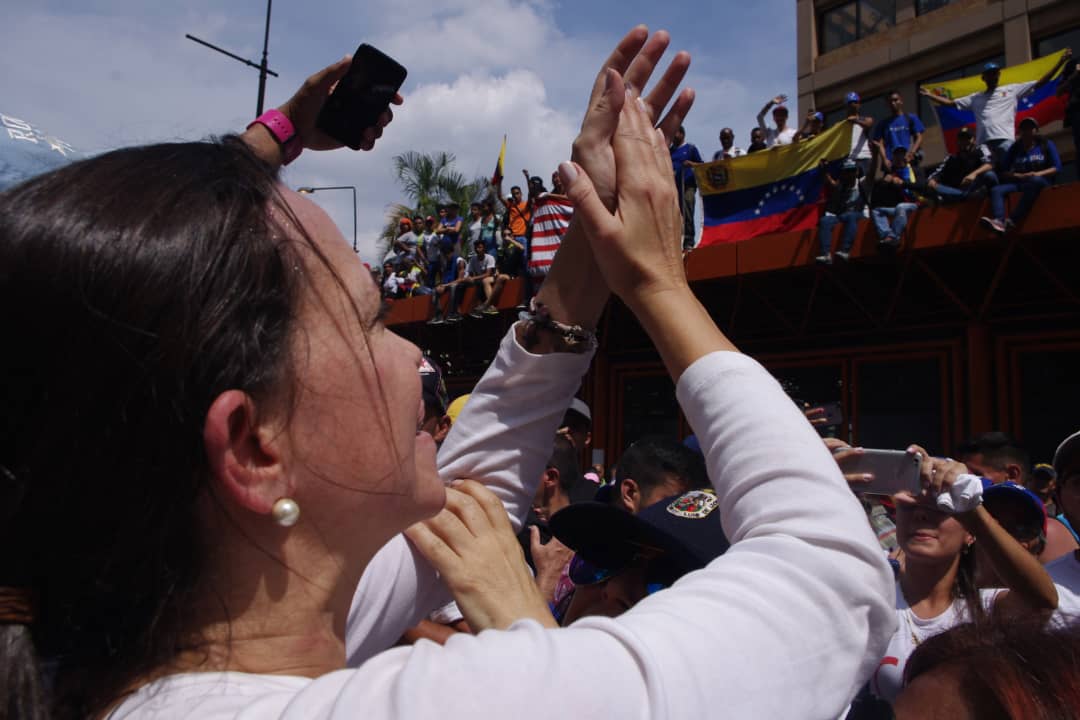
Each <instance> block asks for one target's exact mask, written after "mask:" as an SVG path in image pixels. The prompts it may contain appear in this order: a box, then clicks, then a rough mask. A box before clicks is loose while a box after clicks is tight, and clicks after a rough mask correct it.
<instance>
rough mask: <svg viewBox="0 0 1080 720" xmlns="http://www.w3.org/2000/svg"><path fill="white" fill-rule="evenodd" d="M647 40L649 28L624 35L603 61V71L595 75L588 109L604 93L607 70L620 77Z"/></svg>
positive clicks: (633, 30) (643, 27) (634, 29)
mask: <svg viewBox="0 0 1080 720" xmlns="http://www.w3.org/2000/svg"><path fill="white" fill-rule="evenodd" d="M648 39H649V28H647V27H645V26H644V25H638V26H637V27H635V28H633V29H632V30H631V31H630V32H628V33H626V35H625V36H624V37H623V39H622V40H620V41H619V44H618V45H616V46H615V49H614V50H613V51H612V52H611V55H609V56H608V59H607V60H605V61H604V64H603V66H602V67H603V69H602V70H601V71H600V72H599V73H597V75H596V81H595V82H594V83H593V89H592V94H591V95H590V96H589V107H592V106H593V105H595V104H596V101H597V100H599V98H600V96H601V95H602V94H603V93H604V86H605V83H606V79H605V76H606V75H607V73H608V71H609V70H614V71H615V72H616V73H618V74H619V75H620V76H622V74H623V73H624V72H626V69H627V68H628V67H630V63H631V62H633V60H634V58H635V57H637V54H638V52H639V51H640V50H641V48H642V46H643V45H644V44H645V41H646V40H648Z"/></svg>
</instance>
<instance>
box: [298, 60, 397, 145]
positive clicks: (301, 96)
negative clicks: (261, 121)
mask: <svg viewBox="0 0 1080 720" xmlns="http://www.w3.org/2000/svg"><path fill="white" fill-rule="evenodd" d="M351 63H352V56H350V55H346V56H345V57H344V58H342V59H341V60H338V61H337V62H336V63H334V64H333V65H329V66H327V67H325V68H323V69H322V70H320V71H319V72H317V73H315V74H314V75H312V76H311V77H309V78H308V79H307V80H305V81H304V84H303V85H301V86H300V89H299V90H297V91H296V92H295V93H294V94H293V96H292V97H291V98H289V99H288V100H287V101H286V102H285V104H284V105H282V106H281V107H279V108H278V110H280V111H281V112H282V113H284V114H285V115H286V116H287V117H288V118H289V119H290V120H292V123H293V126H295V127H296V132H297V134H299V135H300V138H301V140H302V141H303V143H304V147H305V148H307V149H308V150H333V149H334V148H339V147H341V146H342V145H341V143H340V142H338V141H337V140H335V139H334V138H332V137H330V136H329V135H327V134H326V133H324V132H323V131H322V130H320V129H319V128H318V127H316V125H315V121H316V120H317V119H318V117H319V111H320V110H322V106H323V103H325V102H326V98H327V97H328V96H329V95H330V92H331V91H332V90H333V89H334V86H335V85H336V84H337V82H338V80H340V79H341V78H343V77H345V73H347V72H348V70H349V65H350V64H351ZM403 102H404V99H403V98H402V97H401V94H400V93H398V94H396V95H394V99H393V100H391V103H393V104H394V105H400V104H402V103H403ZM393 119H394V113H393V112H392V111H391V110H389V109H387V110H386V111H385V112H383V113H382V114H381V115H379V119H378V122H376V124H375V126H374V127H369V128H367V129H365V130H364V139H363V142H362V143H361V144H360V149H362V150H371V149H372V148H373V147H375V141H376V140H378V139H379V138H380V137H382V133H383V128H384V127H386V126H387V125H389V124H390V121H391V120H393Z"/></svg>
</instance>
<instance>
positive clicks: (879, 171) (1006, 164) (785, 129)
mask: <svg viewBox="0 0 1080 720" xmlns="http://www.w3.org/2000/svg"><path fill="white" fill-rule="evenodd" d="M1059 71H1063V72H1062V75H1061V81H1060V84H1059V86H1058V93H1059V95H1062V96H1064V95H1068V97H1069V100H1068V105H1067V109H1066V125H1067V126H1070V127H1071V128H1072V131H1073V135H1074V146H1076V147H1080V144H1076V143H1080V129H1078V128H1080V72H1078V70H1077V63H1076V61H1075V60H1073V59H1072V51H1071V49H1066V50H1065V51H1064V53H1063V54H1062V57H1061V60H1060V62H1059V63H1058V64H1057V65H1055V66H1054V67H1053V68H1052V69H1051V70H1050V71H1049V72H1048V73H1047V74H1046V75H1045V76H1044V77H1043V78H1041V79H1039V80H1038V81H1032V82H1026V83H1010V84H1005V85H1002V84H1001V83H1000V79H1001V68H1000V67H999V66H998V65H997V64H996V63H987V64H986V66H985V67H984V68H983V73H982V80H983V82H984V83H985V85H986V87H985V90H983V91H981V92H977V93H974V94H972V95H968V96H965V97H961V98H955V99H952V98H947V97H944V96H940V95H937V94H934V93H932V92H930V91H923V93H922V94H923V95H924V96H925V97H927V98H928V99H929V100H930V101H932V102H934V103H939V104H945V105H950V106H953V107H956V108H959V109H964V110H970V111H971V112H972V113H973V114H974V116H975V130H974V132H972V130H971V129H970V128H962V129H960V131H959V132H958V133H957V138H956V146H957V147H956V151H955V152H953V153H950V154H948V155H947V156H946V157H945V159H944V160H943V161H942V162H941V163H939V164H938V165H937V166H936V167H933V168H927V167H924V165H923V153H922V145H923V137H924V135H925V133H926V128H925V126H924V125H923V123H922V121H921V120H920V119H919V117H918V116H917V115H915V114H913V113H909V112H906V111H905V110H904V100H903V96H902V95H901V94H900V93H899V92H898V91H893V92H890V93H889V94H888V102H889V108H890V115H889V116H888V117H885V118H872V117H868V116H865V115H863V114H862V111H861V107H862V99H861V97H860V95H859V93H857V92H849V93H847V95H846V96H845V101H846V116H845V119H844V122H847V123H850V124H851V126H852V140H851V151H850V153H849V154H848V156H847V157H846V158H845V159H844V160H842V161H840V162H838V163H828V162H826V161H823V162H822V164H821V172H822V173H823V174H824V181H825V182H824V184H825V195H824V199H823V202H821V208H820V216H819V221H818V239H819V242H820V252H819V253H818V255H817V258H816V260H817V262H818V263H821V264H825V265H829V264H832V262H833V259H834V258H835V259H838V260H842V261H846V260H848V259H849V257H850V254H851V249H852V246H853V245H854V242H855V236H856V233H857V230H858V223H859V221H860V220H862V219H869V220H871V221H872V223H873V226H874V229H875V231H876V232H877V237H878V247H879V248H880V249H882V250H883V251H891V250H895V249H896V248H897V247H899V246H900V244H901V242H902V239H903V236H904V230H905V229H906V227H907V224H908V220H909V218H910V216H911V214H912V213H913V212H915V211H916V210H917V209H918V208H919V207H920V206H923V205H926V204H938V203H954V202H960V201H964V200H967V199H970V198H986V197H988V198H989V201H990V214H989V215H987V216H985V217H983V218H981V223H982V224H983V225H984V226H985V227H987V228H988V229H989V230H991V231H992V232H994V233H997V234H1001V235H1004V234H1006V233H1008V232H1010V231H1011V230H1012V229H1013V228H1014V227H1016V226H1017V225H1018V224H1019V223H1021V222H1022V221H1023V219H1024V218H1025V217H1026V216H1027V215H1028V213H1029V212H1030V211H1031V208H1032V206H1033V205H1034V203H1035V200H1036V198H1037V197H1038V196H1039V193H1040V192H1041V191H1042V190H1043V189H1045V188H1047V187H1049V186H1050V185H1051V184H1053V182H1054V178H1055V176H1056V175H1057V174H1058V173H1060V172H1061V170H1062V165H1061V157H1060V156H1059V154H1058V151H1057V147H1056V146H1055V144H1054V142H1053V141H1052V140H1050V139H1049V138H1046V137H1043V136H1042V135H1041V134H1040V128H1039V123H1038V120H1036V119H1035V118H1033V117H1030V116H1029V117H1025V118H1024V119H1023V120H1022V121H1021V122H1020V125H1019V128H1017V127H1016V122H1015V119H1016V113H1017V103H1018V102H1019V100H1020V99H1022V98H1023V96H1024V95H1026V94H1027V93H1030V92H1033V91H1034V90H1036V89H1037V88H1039V87H1040V86H1042V85H1045V84H1046V83H1047V82H1050V81H1051V80H1052V79H1053V78H1054V77H1055V76H1057V74H1058V72H1059ZM786 100H787V97H786V96H784V95H778V96H776V97H774V98H772V99H771V100H769V101H768V102H767V103H766V104H765V106H764V107H763V108H762V109H761V112H759V113H758V116H757V125H756V126H755V127H754V128H753V129H752V130H751V133H750V143H749V145H747V147H746V149H745V150H744V149H743V148H741V147H738V146H737V145H736V144H735V133H734V131H733V130H732V129H731V128H727V127H726V128H723V129H722V130H721V131H720V136H719V139H720V149H719V150H717V151H716V152H715V153H714V154H713V157H712V159H713V160H714V161H717V160H730V159H734V158H738V157H741V156H743V155H746V154H748V153H754V152H759V151H763V150H768V149H769V148H773V147H778V146H782V145H789V144H791V143H797V142H800V141H806V140H810V139H813V138H814V137H816V136H817V135H819V134H820V133H821V132H822V131H824V129H825V116H824V115H823V114H822V113H821V112H818V111H815V110H814V109H810V110H809V111H808V112H807V115H806V118H805V120H804V122H803V124H802V126H801V127H798V128H797V127H795V126H793V125H789V123H788V120H789V113H788V109H787V107H786V106H785V105H784V103H785V102H786ZM770 111H771V114H772V120H773V125H771V126H770V125H768V124H767V123H766V116H767V115H768V114H769V113H770ZM1017 130H1019V133H1018V134H1017ZM671 161H672V166H673V170H674V173H675V183H676V185H677V187H678V188H679V192H680V195H681V197H682V198H683V200H682V213H683V219H684V227H683V244H684V247H686V248H688V249H689V248H692V247H693V246H694V239H695V232H694V222H693V217H694V205H695V196H696V193H697V181H696V178H695V177H694V173H693V166H694V165H696V164H700V163H701V162H702V156H701V153H700V151H699V150H698V149H697V147H695V146H694V145H693V144H690V143H687V142H686V140H685V134H684V133H680V134H677V135H676V136H675V141H674V142H673V143H672V146H671ZM1077 162H1078V163H1080V156H1078V159H1077ZM1012 194H1019V196H1020V198H1019V201H1018V202H1016V203H1015V206H1014V207H1013V209H1012V212H1011V213H1007V211H1006V198H1007V197H1008V196H1009V195H1012ZM837 225H840V226H841V227H842V232H841V236H840V242H839V246H838V249H837V250H836V252H835V253H834V252H833V250H832V248H833V244H834V243H833V233H834V228H835V227H836V226H837Z"/></svg>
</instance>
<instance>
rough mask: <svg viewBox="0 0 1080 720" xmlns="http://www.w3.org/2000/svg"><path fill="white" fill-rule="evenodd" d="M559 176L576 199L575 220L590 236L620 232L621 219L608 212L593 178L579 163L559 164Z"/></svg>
mask: <svg viewBox="0 0 1080 720" xmlns="http://www.w3.org/2000/svg"><path fill="white" fill-rule="evenodd" d="M559 177H561V178H562V181H563V187H565V188H566V194H567V196H568V197H569V198H570V199H571V200H573V201H574V208H575V209H574V222H580V223H581V224H582V226H583V227H584V230H585V234H586V235H587V236H588V237H589V238H590V239H592V238H596V237H610V236H612V235H614V234H615V233H617V232H618V230H619V221H618V220H616V219H615V217H614V216H613V215H612V214H611V213H610V212H608V209H607V208H606V207H604V203H603V202H602V201H601V200H600V197H599V196H598V195H597V194H596V188H595V187H594V186H593V183H592V180H590V179H589V176H588V175H586V174H585V171H584V170H583V169H582V168H581V166H580V165H578V164H577V163H572V162H564V163H562V164H561V165H559Z"/></svg>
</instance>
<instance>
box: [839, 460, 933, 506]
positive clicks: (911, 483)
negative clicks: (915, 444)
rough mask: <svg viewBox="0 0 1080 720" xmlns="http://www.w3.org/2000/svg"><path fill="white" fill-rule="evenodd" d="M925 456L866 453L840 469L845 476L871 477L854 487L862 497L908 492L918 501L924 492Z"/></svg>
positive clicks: (855, 484)
mask: <svg viewBox="0 0 1080 720" xmlns="http://www.w3.org/2000/svg"><path fill="white" fill-rule="evenodd" d="M922 459H923V456H922V455H921V454H920V453H913V452H907V451H905V450H872V449H865V450H862V451H861V452H859V453H854V454H850V455H849V456H848V457H846V458H845V459H844V460H843V461H842V463H841V465H840V469H841V470H842V471H843V472H844V474H845V475H869V476H871V478H872V479H870V480H868V481H865V482H860V483H852V484H851V488H852V490H854V491H855V492H856V493H858V494H860V495H889V496H891V495H895V494H897V493H900V492H909V493H911V495H912V496H913V497H918V496H919V494H920V493H921V492H922V480H921V478H920V474H919V472H920V467H921V466H922Z"/></svg>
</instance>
